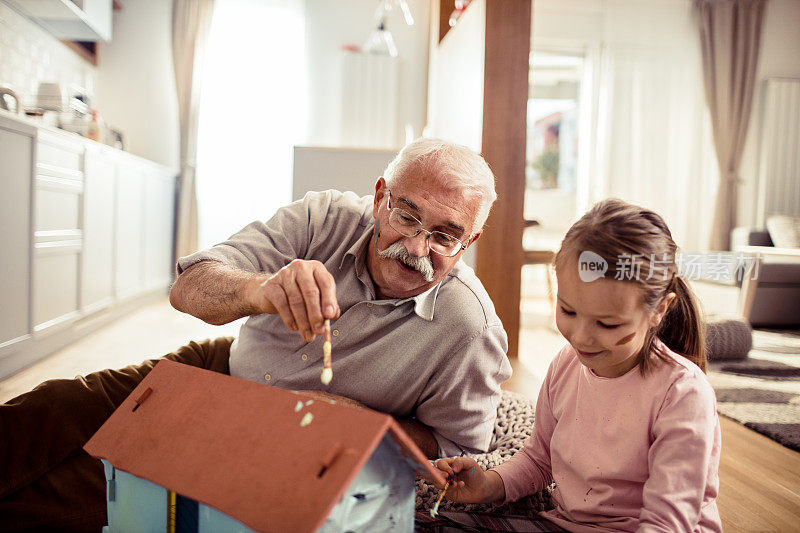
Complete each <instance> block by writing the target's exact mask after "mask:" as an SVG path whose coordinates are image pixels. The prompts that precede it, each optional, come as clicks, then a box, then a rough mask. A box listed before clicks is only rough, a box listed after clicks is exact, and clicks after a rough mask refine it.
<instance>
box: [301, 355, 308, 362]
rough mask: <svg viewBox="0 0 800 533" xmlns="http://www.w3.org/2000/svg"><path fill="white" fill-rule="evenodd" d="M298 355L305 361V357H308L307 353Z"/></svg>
mask: <svg viewBox="0 0 800 533" xmlns="http://www.w3.org/2000/svg"><path fill="white" fill-rule="evenodd" d="M300 357H302V359H303V361H305V360H306V359H308V355H306V354H303V355H301V356H300Z"/></svg>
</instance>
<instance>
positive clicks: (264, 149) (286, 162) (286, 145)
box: [197, 0, 307, 248]
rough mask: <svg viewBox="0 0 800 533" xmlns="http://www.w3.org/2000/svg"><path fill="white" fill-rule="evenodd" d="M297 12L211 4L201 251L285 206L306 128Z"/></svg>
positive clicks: (201, 147) (293, 6)
mask: <svg viewBox="0 0 800 533" xmlns="http://www.w3.org/2000/svg"><path fill="white" fill-rule="evenodd" d="M304 4H305V2H302V1H301V0H218V1H217V4H216V8H215V10H214V19H213V21H212V26H211V34H210V36H209V41H208V46H207V48H206V62H205V65H204V71H203V85H202V96H201V104H200V123H199V132H198V151H197V197H198V207H199V245H200V247H201V248H206V247H208V246H211V245H213V244H216V243H218V242H220V241H223V240H225V239H227V238H228V236H230V235H231V234H232V233H235V232H236V231H238V230H239V229H241V228H242V227H244V226H245V225H247V224H248V223H250V222H252V221H254V220H268V219H269V218H270V217H271V216H272V215H273V214H274V213H275V211H276V210H277V209H278V208H279V207H280V206H282V205H285V204H287V203H289V201H290V200H291V188H292V146H294V145H296V144H302V143H303V142H305V136H306V124H307V120H306V115H305V108H306V105H307V99H306V54H305V20H304V11H303V9H304V8H303V6H304Z"/></svg>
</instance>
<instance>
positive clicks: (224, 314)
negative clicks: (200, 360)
mask: <svg viewBox="0 0 800 533" xmlns="http://www.w3.org/2000/svg"><path fill="white" fill-rule="evenodd" d="M268 277H269V276H267V275H266V274H257V273H254V272H247V271H244V270H239V269H236V268H232V267H229V266H226V265H224V264H222V263H219V262H217V261H201V262H199V263H196V264H194V265H192V266H190V267H189V268H187V269H186V270H185V271H184V272H183V273H182V274H181V275H180V276H178V279H177V280H176V281H175V284H174V285H173V286H172V289H171V290H170V291H169V303H170V304H172V307H174V308H175V309H177V310H178V311H181V312H183V313H188V314H190V315H192V316H195V317H197V318H199V319H200V320H203V321H204V322H208V323H209V324H214V325H215V326H219V325H222V324H227V323H228V322H233V321H234V320H237V319H239V318H242V317H245V316H250V315H258V314H261V313H269V312H270V310H268V309H264V310H263V311H262V310H259V309H257V308H256V307H255V305H254V304H253V302H249V301H248V300H247V294H248V293H249V292H251V291H252V290H253V289H252V288H251V287H249V286H250V285H252V284H260V283H263V282H264V281H266V280H267V278H268ZM271 312H272V313H275V312H276V311H275V308H274V306H273V308H272V310H271Z"/></svg>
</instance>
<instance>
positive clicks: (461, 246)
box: [386, 189, 475, 259]
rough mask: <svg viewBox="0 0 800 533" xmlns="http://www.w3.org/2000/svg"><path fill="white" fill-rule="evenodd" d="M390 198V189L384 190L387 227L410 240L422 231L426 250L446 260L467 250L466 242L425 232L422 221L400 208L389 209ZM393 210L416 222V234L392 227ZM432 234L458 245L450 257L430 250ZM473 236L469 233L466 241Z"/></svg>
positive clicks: (443, 233) (428, 231)
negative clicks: (417, 225)
mask: <svg viewBox="0 0 800 533" xmlns="http://www.w3.org/2000/svg"><path fill="white" fill-rule="evenodd" d="M391 196H392V191H391V189H386V210H387V211H388V212H389V217H388V218H387V219H386V220H387V222H388V223H389V227H391V228H392V229H393V230H395V231H396V232H397V233H399V234H400V235H402V236H403V237H408V238H410V239H413V238H414V237H416V236H417V235H419V234H420V233H422V232H423V231H424V232H425V233H427V234H428V235H427V236H426V237H425V244H426V245H427V247H428V250H430V251H431V252H434V253H437V254H439V255H441V256H442V257H447V258H448V259H449V258H451V257H455V256H457V255H458V252H463V251H464V250H466V249H467V246H469V242H467V244H464V242H463V241H462V240H461V239H456V238H455V237H453V236H452V235H450V234H449V233H445V232H444V231H438V230H435V231H430V230H427V229H425V228H424V227H423V226H422V221H421V220H420V219H418V218H417V217H415V216H414V215H413V214H411V213H409V212H408V211H406V210H405V209H402V208H400V207H391V206H390V205H389V200H390V199H391ZM394 210H397V211H402V212H403V213H405V214H407V215H408V216H410V217H411V218H413V219H414V220H416V221H417V223H418V224H419V228H418V229H417V232H416V233H415V234H414V235H406V234H405V233H403V232H402V231H401V230H399V229H397V228H395V227H394V226H392V222H391V219H392V211H394ZM434 233H441V234H442V235H447V236H448V237H450V238H451V239H453V240H454V241H456V242H457V243H458V244H457V245H456V246H455V248H453V253H452V254H451V255H445V254H443V253H442V252H439V251H436V250H434V249H433V248H431V235H433V234H434ZM474 235H475V234H474V233H470V234H469V235H468V236H467V241H469V240H470V239H471V238H472V237H473V236H474Z"/></svg>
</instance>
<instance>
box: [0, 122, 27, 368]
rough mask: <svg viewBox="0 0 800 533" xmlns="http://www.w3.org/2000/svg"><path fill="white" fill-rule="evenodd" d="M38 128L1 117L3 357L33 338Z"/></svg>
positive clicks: (0, 325) (0, 323)
mask: <svg viewBox="0 0 800 533" xmlns="http://www.w3.org/2000/svg"><path fill="white" fill-rule="evenodd" d="M33 152H34V132H33V131H29V132H27V133H26V132H24V131H20V130H19V129H17V128H15V127H14V125H13V124H10V123H4V122H3V121H2V120H0V162H2V164H0V250H2V252H1V253H2V260H0V359H2V358H3V357H4V356H5V355H7V354H9V353H11V352H13V351H15V350H17V349H18V348H19V346H20V345H21V344H23V343H25V341H27V340H29V339H30V334H31V324H30V301H29V288H30V260H31V257H30V249H31V248H30V243H31V226H30V212H31V202H30V199H31V196H30V194H31V176H32V168H33Z"/></svg>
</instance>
